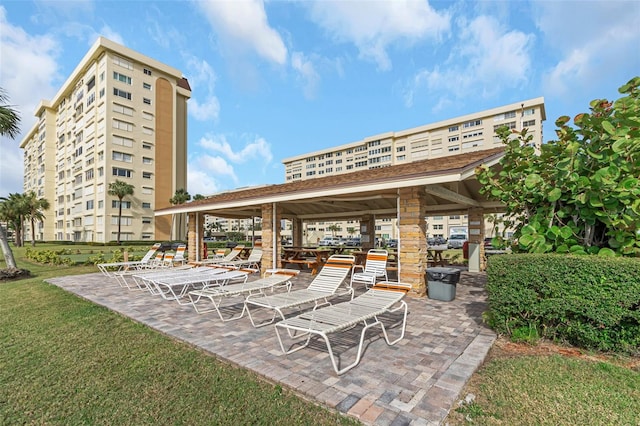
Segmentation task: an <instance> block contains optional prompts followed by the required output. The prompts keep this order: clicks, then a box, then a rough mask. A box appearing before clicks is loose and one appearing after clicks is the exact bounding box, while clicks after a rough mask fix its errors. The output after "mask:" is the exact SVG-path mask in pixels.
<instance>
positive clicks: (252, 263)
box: [218, 247, 262, 269]
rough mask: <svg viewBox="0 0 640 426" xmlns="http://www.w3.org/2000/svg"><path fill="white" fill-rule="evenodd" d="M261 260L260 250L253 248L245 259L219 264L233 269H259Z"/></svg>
mask: <svg viewBox="0 0 640 426" xmlns="http://www.w3.org/2000/svg"><path fill="white" fill-rule="evenodd" d="M261 260H262V249H261V248H258V247H254V248H253V249H252V250H251V253H250V254H249V257H248V258H247V259H241V260H231V261H222V262H219V263H218V264H219V265H222V266H231V267H234V268H251V269H260V261H261Z"/></svg>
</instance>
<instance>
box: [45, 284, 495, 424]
mask: <svg viewBox="0 0 640 426" xmlns="http://www.w3.org/2000/svg"><path fill="white" fill-rule="evenodd" d="M311 279H312V276H311V275H310V274H308V273H306V272H303V273H301V274H300V276H299V277H297V278H295V279H294V289H296V288H305V287H306V286H307V285H308V283H309V282H310V281H311ZM485 281H486V275H485V274H483V273H476V274H474V273H469V272H463V273H462V274H461V278H460V283H459V284H458V286H457V289H456V293H457V294H456V298H455V300H453V301H451V302H442V301H437V300H431V299H428V298H412V297H410V296H407V297H406V298H405V300H407V302H408V304H409V317H408V320H407V330H406V334H405V337H404V339H403V340H401V341H400V342H398V343H397V344H396V345H394V346H387V345H386V343H385V341H384V338H383V337H382V336H381V334H379V333H377V331H378V330H379V329H376V328H374V329H372V330H370V331H369V332H368V333H367V338H368V345H367V347H366V350H365V352H364V355H363V357H362V360H361V361H360V364H359V365H358V366H357V367H356V368H354V369H352V370H350V371H349V372H347V373H345V374H343V375H342V376H338V375H336V374H335V372H334V371H333V368H332V367H331V362H330V360H329V357H328V354H327V351H326V348H325V347H324V344H323V342H320V344H318V345H311V347H309V348H306V349H303V350H301V351H298V352H296V353H293V354H290V355H287V356H285V355H283V354H282V352H281V350H280V347H279V345H278V341H277V338H276V335H275V331H274V330H273V326H267V327H262V328H257V329H256V328H254V327H253V326H252V325H251V322H250V321H249V319H248V318H246V317H245V318H242V319H240V320H237V321H231V322H227V323H223V322H222V321H220V319H219V318H218V316H217V314H216V313H215V312H210V313H207V314H203V315H199V314H197V313H196V312H195V310H194V309H193V307H191V306H180V305H178V304H177V303H175V302H168V301H166V300H163V299H161V298H160V297H158V296H152V295H150V294H149V293H146V292H144V293H143V292H142V291H131V290H128V289H126V288H122V287H120V286H119V285H118V284H117V282H116V281H115V280H110V279H108V278H106V277H104V276H103V275H101V274H99V273H96V274H88V275H78V276H67V277H59V278H54V279H50V280H48V282H50V283H51V284H54V285H56V286H59V287H61V288H63V289H65V290H67V291H69V292H72V293H75V294H77V295H78V296H80V297H83V298H85V299H87V300H90V301H92V302H94V303H97V304H99V305H103V306H105V307H107V308H109V309H111V310H113V311H116V312H119V313H121V314H122V315H125V316H128V317H130V318H132V319H133V320H135V321H138V322H141V323H143V324H146V325H148V326H149V327H152V328H154V329H156V330H158V331H160V332H162V333H165V334H167V335H170V336H173V337H175V338H176V339H180V340H183V341H185V342H188V343H190V344H192V345H195V346H198V347H200V348H202V349H203V350H205V351H207V352H210V353H211V354H213V355H215V356H216V357H218V358H221V359H224V360H227V361H229V362H232V363H234V364H237V365H239V366H242V367H245V368H248V369H250V370H252V371H254V372H256V373H257V374H259V375H262V376H264V377H266V378H267V379H269V380H271V381H274V382H277V383H281V384H282V385H284V386H288V387H290V388H292V389H294V390H296V391H297V392H299V393H300V394H302V395H303V396H304V397H306V398H309V399H312V400H315V401H316V402H318V403H320V404H323V405H325V406H328V407H330V408H333V409H336V410H338V411H340V412H342V413H345V414H347V415H349V416H353V417H356V418H358V419H359V420H360V421H361V422H363V423H364V424H370V425H438V424H441V422H442V421H443V420H444V418H445V417H446V416H447V414H448V413H449V410H451V409H452V408H455V403H456V402H457V400H458V399H461V398H463V397H464V395H459V394H460V392H461V391H462V388H463V387H464V385H465V384H466V383H467V381H468V380H469V378H470V377H471V375H472V374H473V373H474V372H475V370H476V369H477V368H478V367H479V366H480V365H481V364H482V362H483V360H484V358H485V356H486V354H487V352H488V350H489V348H490V347H491V345H492V344H493V342H494V340H495V338H496V336H495V334H494V333H493V332H492V331H491V330H490V329H488V328H487V327H486V326H485V325H484V324H483V323H482V312H483V311H484V310H485V309H486V292H485V291H484V284H485ZM234 300H235V299H234ZM237 300H239V299H237ZM230 302H231V301H230ZM397 331H398V330H396V329H393V328H392V329H391V330H389V332H390V333H395V332H397ZM359 334H360V333H359V330H358V329H354V330H353V336H356V337H354V339H355V338H357V337H359ZM343 340H344V342H345V343H346V344H345V345H340V343H341V342H338V345H337V352H338V353H341V354H342V355H343V356H344V357H345V360H346V362H348V361H349V360H350V359H353V358H352V357H351V355H352V353H354V352H355V347H356V346H357V340H352V341H349V340H348V339H343Z"/></svg>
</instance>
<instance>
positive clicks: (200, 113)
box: [189, 96, 220, 121]
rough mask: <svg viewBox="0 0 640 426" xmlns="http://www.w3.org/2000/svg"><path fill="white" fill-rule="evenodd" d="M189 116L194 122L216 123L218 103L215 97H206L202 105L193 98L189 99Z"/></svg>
mask: <svg viewBox="0 0 640 426" xmlns="http://www.w3.org/2000/svg"><path fill="white" fill-rule="evenodd" d="M189 114H190V115H192V116H193V117H194V118H195V119H196V120H200V121H207V120H213V121H217V120H218V117H219V115H220V102H219V101H218V98H216V97H215V96H211V97H208V98H207V99H205V101H204V102H202V103H200V102H199V101H198V100H197V99H195V98H191V99H190V100H189Z"/></svg>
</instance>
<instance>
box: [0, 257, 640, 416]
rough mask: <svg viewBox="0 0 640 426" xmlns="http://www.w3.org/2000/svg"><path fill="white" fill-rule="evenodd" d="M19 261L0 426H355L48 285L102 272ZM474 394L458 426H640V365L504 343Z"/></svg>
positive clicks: (1, 375)
mask: <svg viewBox="0 0 640 426" xmlns="http://www.w3.org/2000/svg"><path fill="white" fill-rule="evenodd" d="M72 247H74V248H76V246H72ZM42 248H48V249H52V250H55V248H52V247H50V246H46V247H45V246H44V245H43V247H42ZM80 249H81V250H84V248H80ZM93 249H94V250H95V247H93ZM107 249H110V248H107ZM14 254H15V255H16V260H17V261H18V266H19V267H21V268H25V269H29V270H30V271H31V272H32V273H33V274H34V277H33V278H30V279H27V280H22V281H16V282H7V283H0V313H1V314H0V348H2V350H0V383H2V386H0V424H34V423H37V424H152V423H153V424H189V425H197V424H234V425H236V424H296V425H297V424H308V425H317V424H357V422H356V421H355V420H352V419H349V418H345V417H343V416H341V415H339V414H336V413H334V412H330V411H328V410H325V409H323V408H321V407H319V406H316V405H315V404H312V403H310V402H308V401H306V400H304V399H302V398H299V397H297V396H296V395H294V394H292V393H291V392H289V391H288V390H287V389H282V388H281V387H279V386H278V385H274V384H272V383H268V382H266V381H264V380H262V379H261V378H260V377H258V376H256V375H255V374H253V373H251V372H248V371H245V370H242V369H239V368H236V367H234V366H231V365H228V364H226V363H224V362H220V361H218V360H216V359H215V358H214V357H212V356H210V355H208V354H206V353H204V352H202V351H199V350H197V349H194V348H193V347H191V346H188V345H186V344H183V343H181V342H178V341H175V340H173V339H171V338H169V337H166V336H164V335H162V334H160V333H158V332H155V331H154V330H152V329H150V328H148V327H146V326H143V325H140V324H138V323H135V322H133V321H131V320H129V319H127V318H124V317H122V316H120V315H118V314H115V313H113V312H111V311H109V310H107V309H105V308H103V307H100V306H97V305H94V304H92V303H90V302H87V301H84V300H82V299H79V298H77V297H76V296H74V295H71V294H69V293H66V292H65V291H63V290H61V289H59V288H58V287H55V286H51V285H48V284H46V283H44V282H43V280H44V279H46V278H48V277H52V276H61V275H70V274H79V273H87V272H95V271H96V268H95V267H94V266H76V267H49V266H42V265H34V264H32V263H29V262H26V261H25V260H24V249H15V251H14ZM0 267H4V264H3V262H0ZM514 348H516V349H514ZM523 348H524V349H523ZM567 354H568V355H571V356H567ZM468 393H473V394H475V395H476V397H475V400H474V401H473V402H471V403H470V404H467V405H464V406H461V407H459V408H456V407H454V409H452V411H451V414H450V415H449V417H448V418H447V419H446V422H447V423H448V424H449V425H451V426H459V425H468V424H478V425H572V426H573V425H614V424H615V425H639V424H640V414H639V413H640V360H639V359H637V358H636V359H623V358H615V357H601V356H599V355H597V354H586V355H585V354H582V353H580V351H578V350H575V349H574V348H557V347H555V346H552V345H547V346H540V345H539V346H538V347H526V346H522V345H520V346H514V345H513V344H509V342H506V343H505V342H504V341H501V340H499V341H498V342H497V344H496V345H494V347H493V348H492V350H491V352H490V355H489V357H488V359H487V361H486V362H485V364H484V366H483V367H482V368H481V369H480V370H479V371H478V372H477V373H476V374H475V375H474V376H473V377H472V379H471V381H470V383H469V384H468V386H467V387H466V389H465V390H464V391H463V393H462V395H461V398H464V397H465V395H467V394H468Z"/></svg>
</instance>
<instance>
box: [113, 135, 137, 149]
mask: <svg viewBox="0 0 640 426" xmlns="http://www.w3.org/2000/svg"><path fill="white" fill-rule="evenodd" d="M113 144H114V145H120V146H126V147H127V148H131V147H133V139H129V138H123V137H122V136H114V137H113Z"/></svg>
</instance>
